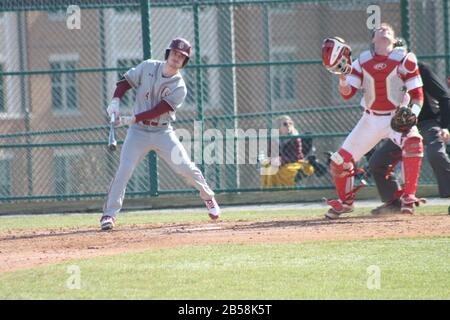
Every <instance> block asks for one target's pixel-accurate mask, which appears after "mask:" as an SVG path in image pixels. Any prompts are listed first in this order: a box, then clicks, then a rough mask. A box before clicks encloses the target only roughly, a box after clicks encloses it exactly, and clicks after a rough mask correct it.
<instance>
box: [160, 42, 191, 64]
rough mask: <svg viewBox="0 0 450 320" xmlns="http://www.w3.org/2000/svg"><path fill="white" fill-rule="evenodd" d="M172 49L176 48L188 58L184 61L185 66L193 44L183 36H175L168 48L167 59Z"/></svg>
mask: <svg viewBox="0 0 450 320" xmlns="http://www.w3.org/2000/svg"><path fill="white" fill-rule="evenodd" d="M170 50H176V51H178V52H179V53H181V54H182V55H183V56H185V57H186V58H185V59H184V62H183V67H184V66H185V65H186V63H188V61H189V58H190V57H191V52H192V46H191V44H190V43H189V41H187V40H186V39H183V38H175V39H173V40H172V41H171V42H170V45H169V47H168V48H167V49H166V54H165V60H167V59H168V58H169V53H170Z"/></svg>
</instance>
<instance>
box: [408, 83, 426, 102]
mask: <svg viewBox="0 0 450 320" xmlns="http://www.w3.org/2000/svg"><path fill="white" fill-rule="evenodd" d="M408 93H409V96H410V97H411V100H413V99H416V100H419V101H420V102H422V104H423V89H422V87H419V88H415V89H412V90H410V91H408Z"/></svg>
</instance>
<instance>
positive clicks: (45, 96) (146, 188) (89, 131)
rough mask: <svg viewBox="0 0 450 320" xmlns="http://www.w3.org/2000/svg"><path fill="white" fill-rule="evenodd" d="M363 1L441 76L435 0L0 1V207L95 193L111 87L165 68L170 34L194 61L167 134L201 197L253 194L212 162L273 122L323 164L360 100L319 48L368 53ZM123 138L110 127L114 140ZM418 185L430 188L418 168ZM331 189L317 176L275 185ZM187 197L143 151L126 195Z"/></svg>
mask: <svg viewBox="0 0 450 320" xmlns="http://www.w3.org/2000/svg"><path fill="white" fill-rule="evenodd" d="M369 5H376V6H378V7H379V9H380V13H381V20H382V21H385V22H388V23H390V24H391V25H393V26H394V28H395V30H396V31H397V33H398V34H399V35H400V36H403V37H404V38H405V39H406V41H407V42H408V44H409V48H410V49H411V50H413V51H414V52H415V53H416V54H417V55H418V56H419V58H420V59H423V60H427V61H428V62H430V63H431V65H432V67H433V68H434V70H435V71H436V72H437V73H438V74H439V76H440V77H441V78H442V79H445V78H446V76H447V75H450V73H449V68H450V67H449V65H450V59H449V57H450V56H449V51H450V49H449V32H448V29H449V21H448V3H447V1H446V0H434V1H432V0H430V1H416V0H410V1H403V0H398V1H395V0H385V1H366V0H363V1H356V0H347V1H344V0H342V1H321V0H316V1H302V0H297V1H294V0H290V1H289V0H286V1H283V0H280V1H270V0H258V1H257V0H254V1H148V0H147V1H145V0H143V1H139V0H122V1H114V0H110V1H100V0H98V1H95V0H93V1H75V0H73V1H63V0H60V1H59V0H48V1H17V0H9V1H8V0H6V1H2V3H1V4H0V10H1V11H0V44H1V45H0V124H1V125H0V139H1V140H0V143H1V145H0V201H17V200H20V199H66V198H89V197H102V196H104V195H105V193H106V191H107V190H108V186H109V183H110V181H111V179H112V177H113V175H114V173H115V170H116V168H117V165H118V159H119V152H116V153H111V152H109V151H108V150H107V148H106V146H107V141H108V128H109V127H108V125H107V123H108V118H107V115H106V112H105V109H106V106H107V105H108V103H109V101H110V99H111V97H112V94H113V92H114V89H115V82H116V81H117V80H118V78H119V77H120V75H121V74H122V73H123V72H125V71H126V70H128V69H129V68H130V67H133V66H135V65H136V64H138V63H139V62H140V61H141V60H142V59H144V58H150V57H151V58H153V59H159V60H162V59H164V51H165V48H166V47H167V45H168V43H169V42H170V40H171V39H172V38H174V37H176V36H182V37H184V38H186V39H189V40H190V41H191V43H192V44H193V46H194V51H193V57H192V58H191V61H190V63H189V64H188V66H187V67H186V68H185V69H183V76H184V79H185V81H186V84H187V87H188V95H187V97H186V100H185V103H184V105H183V107H182V108H181V109H180V110H179V111H178V112H177V119H178V120H177V121H176V123H175V124H174V126H175V128H176V129H186V130H187V132H190V133H191V135H192V140H189V139H187V140H186V141H184V143H186V142H191V143H190V145H191V148H189V150H190V152H191V156H192V158H193V159H194V156H195V157H196V159H200V161H199V163H198V165H199V167H200V168H201V169H202V171H203V172H204V174H205V177H206V179H207V180H208V182H209V183H210V184H211V186H212V188H213V189H215V190H216V191H218V192H227V191H229V192H236V191H246V190H261V181H260V180H261V177H260V173H259V166H258V163H256V156H255V155H250V156H249V155H247V156H246V158H245V159H246V160H247V161H246V163H244V164H236V163H235V162H234V163H233V162H232V163H227V164H222V163H223V162H225V158H226V157H227V156H230V158H233V157H231V156H234V158H235V159H236V158H237V157H236V155H238V154H241V153H243V152H244V149H247V150H248V149H249V148H250V147H251V144H252V141H254V140H255V139H256V138H257V137H256V136H255V135H254V134H255V133H256V134H257V133H258V130H259V129H268V128H272V127H273V126H274V119H275V118H277V117H278V116H280V115H289V116H290V117H291V118H292V119H293V122H294V123H295V126H296V128H297V130H298V131H299V135H298V136H299V137H301V138H302V139H303V141H304V146H307V147H309V148H308V149H309V151H308V150H304V151H306V152H307V153H308V154H309V155H315V156H316V158H317V161H318V162H319V164H320V163H322V164H323V165H326V155H325V153H326V152H327V151H334V150H336V149H337V148H338V147H339V146H340V144H341V143H342V141H343V139H344V138H345V136H346V135H347V134H348V132H349V131H350V130H351V129H352V128H353V126H354V125H355V124H356V122H357V121H358V119H359V117H360V115H361V108H360V107H359V99H360V96H357V97H355V98H353V99H351V100H349V101H344V100H343V99H342V98H341V97H340V95H339V92H338V84H337V82H338V79H337V77H335V76H331V75H330V74H329V73H327V72H326V71H325V69H324V68H323V67H322V65H321V59H320V54H321V44H322V40H323V39H324V38H326V37H329V36H334V35H338V36H341V37H343V38H344V39H346V40H347V42H349V44H350V46H351V47H352V49H353V53H354V55H358V54H359V52H361V51H363V50H365V49H367V48H368V44H369V34H370V30H369V29H368V27H367V20H368V17H369V15H370V13H368V12H367V8H368V7H369ZM78 9H79V10H78ZM133 99H134V97H133V93H132V92H128V93H127V95H126V96H125V98H124V99H123V100H122V104H121V105H122V108H121V112H122V113H125V114H127V113H129V114H131V112H132V104H133ZM195 126H197V127H198V126H200V129H201V131H203V133H205V132H208V129H216V131H215V132H216V133H217V134H219V135H220V134H222V135H223V136H224V137H225V132H226V129H229V130H230V129H231V130H232V131H231V132H236V130H239V129H240V130H243V131H244V137H243V138H242V135H241V137H236V136H234V137H231V138H230V137H228V140H227V139H225V140H223V139H220V137H219V138H218V136H217V135H216V136H215V138H214V137H213V138H211V137H210V136H209V135H208V134H203V135H198V134H197V135H196V134H195V130H194V127H195ZM250 129H252V130H254V131H251V130H250ZM211 132H212V131H209V133H211ZM125 134H126V129H125V128H120V129H118V136H119V143H120V142H121V141H122V140H123V139H124V137H125ZM245 135H247V137H245ZM229 139H231V140H233V141H231V143H230V141H229ZM194 146H200V148H194ZM221 148H223V150H220V149H221ZM211 150H213V154H214V155H215V156H217V157H216V158H217V160H220V159H219V156H218V155H223V161H222V162H221V163H207V162H205V161H203V162H202V159H203V157H204V152H206V151H208V152H209V151H211ZM364 163H365V159H363V160H362V163H361V165H362V166H364ZM420 182H421V183H422V184H434V183H435V180H434V177H433V175H432V172H431V170H430V167H429V165H428V163H427V161H424V165H423V168H422V175H421V180H420ZM330 187H332V183H331V177H330V176H329V174H328V173H327V172H324V173H322V174H315V175H312V176H310V177H303V178H302V179H298V180H297V182H296V185H295V186H293V187H289V188H286V189H292V188H297V189H302V188H330ZM266 190H273V188H268V189H266ZM190 191H193V189H191V188H190V187H189V186H188V185H186V184H185V183H184V182H183V181H182V179H181V178H180V177H178V176H177V175H176V174H175V173H174V172H173V171H171V170H170V169H169V167H168V166H167V165H166V164H165V163H164V162H163V161H161V160H159V159H158V158H157V157H156V156H155V155H154V154H153V153H150V154H149V156H148V157H147V158H146V159H145V160H144V161H142V163H141V164H140V165H139V167H138V168H137V169H136V171H135V172H134V175H133V177H132V179H131V181H130V183H129V185H128V189H127V194H128V195H129V196H132V195H136V196H145V195H150V196H154V195H157V194H161V193H177V192H190Z"/></svg>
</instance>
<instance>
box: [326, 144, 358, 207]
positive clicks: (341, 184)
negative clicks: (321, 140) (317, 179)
mask: <svg viewBox="0 0 450 320" xmlns="http://www.w3.org/2000/svg"><path fill="white" fill-rule="evenodd" d="M330 160H331V161H330V171H331V175H332V176H333V181H334V184H335V186H336V193H337V195H338V197H339V199H340V200H341V202H342V203H343V204H347V205H351V204H353V200H354V199H355V194H356V191H358V190H359V189H361V188H362V187H364V186H365V185H366V184H365V182H364V181H362V182H363V183H362V184H361V185H360V186H358V187H356V188H354V187H353V185H354V181H355V175H356V174H357V173H359V172H360V171H361V169H359V168H356V165H355V161H354V160H353V156H352V155H351V154H350V153H349V152H348V151H346V150H344V149H340V150H339V151H338V152H336V153H333V154H332V155H331V158H330Z"/></svg>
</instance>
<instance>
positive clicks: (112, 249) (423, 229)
mask: <svg viewBox="0 0 450 320" xmlns="http://www.w3.org/2000/svg"><path fill="white" fill-rule="evenodd" d="M421 236H450V216H449V215H432V216H430V215H427V216H406V215H390V216H381V217H372V216H363V217H348V218H341V219H339V220H334V221H329V220H324V219H322V218H298V219H294V218H290V219H275V220H270V221H262V220H258V221H233V222H229V221H228V222H227V221H222V222H220V221H219V222H209V223H208V222H205V223H204V224H166V225H156V224H147V225H120V224H119V225H118V226H117V227H116V229H115V230H114V231H112V232H101V231H98V228H97V227H83V228H64V229H41V230H33V231H30V230H25V231H18V232H17V231H3V232H0V272H6V271H14V270H19V269H25V268H32V267H36V266H41V265H48V264H53V263H57V262H63V261H67V260H71V259H81V258H89V257H96V256H106V255H114V254H119V253H125V252H137V251H142V250H145V249H149V248H166V247H176V246H183V245H207V244H219V243H247V244H256V243H301V242H305V241H318V240H325V241H330V240H359V239H379V238H399V237H421Z"/></svg>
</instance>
